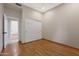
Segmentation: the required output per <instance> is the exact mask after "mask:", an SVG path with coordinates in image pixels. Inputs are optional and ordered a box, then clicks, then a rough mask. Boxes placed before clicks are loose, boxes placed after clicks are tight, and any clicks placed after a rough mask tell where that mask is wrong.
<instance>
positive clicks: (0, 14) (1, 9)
mask: <svg viewBox="0 0 79 59" xmlns="http://www.w3.org/2000/svg"><path fill="white" fill-rule="evenodd" d="M2 15H3V4H0V52H1V51H2V48H3V38H2V27H3V25H2V24H3V22H2V21H3V16H2Z"/></svg>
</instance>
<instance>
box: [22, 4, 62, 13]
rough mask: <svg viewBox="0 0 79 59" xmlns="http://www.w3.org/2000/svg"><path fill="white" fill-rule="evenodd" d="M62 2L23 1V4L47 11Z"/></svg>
mask: <svg viewBox="0 0 79 59" xmlns="http://www.w3.org/2000/svg"><path fill="white" fill-rule="evenodd" d="M59 4H61V3H23V5H25V6H28V7H30V8H33V9H35V10H38V11H40V12H46V11H47V10H49V9H51V8H54V7H56V6H58V5H59Z"/></svg>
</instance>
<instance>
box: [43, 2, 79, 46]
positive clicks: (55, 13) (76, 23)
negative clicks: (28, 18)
mask: <svg viewBox="0 0 79 59" xmlns="http://www.w3.org/2000/svg"><path fill="white" fill-rule="evenodd" d="M43 16H44V17H43V20H42V22H43V27H42V29H43V31H42V32H43V38H45V39H48V40H51V41H55V42H58V43H62V44H66V45H69V46H73V47H76V48H79V4H78V3H76V4H75V3H72V4H68V3H67V4H61V5H60V6H57V7H56V8H53V9H51V10H49V11H48V12H46V13H44V14H43Z"/></svg>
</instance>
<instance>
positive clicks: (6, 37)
mask: <svg viewBox="0 0 79 59" xmlns="http://www.w3.org/2000/svg"><path fill="white" fill-rule="evenodd" d="M8 24H9V22H8V20H7V17H6V15H4V47H5V48H6V45H7V43H8Z"/></svg>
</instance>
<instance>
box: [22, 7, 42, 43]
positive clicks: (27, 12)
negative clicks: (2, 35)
mask: <svg viewBox="0 0 79 59" xmlns="http://www.w3.org/2000/svg"><path fill="white" fill-rule="evenodd" d="M28 19H31V20H35V21H39V22H40V23H42V22H41V19H42V14H41V13H40V12H38V11H36V10H34V9H31V8H29V7H27V6H22V20H21V33H22V34H21V39H22V40H21V41H22V43H25V42H29V41H30V39H29V38H27V36H28V33H27V30H28V28H27V26H28V24H27V20H28ZM37 25H38V24H37ZM40 35H42V34H39V35H38V36H40ZM37 39H40V38H39V37H38V38H37ZM35 40H36V39H35ZM31 41H33V40H31Z"/></svg>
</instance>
